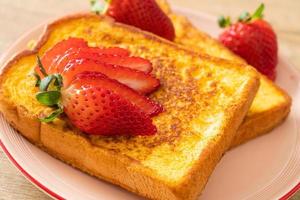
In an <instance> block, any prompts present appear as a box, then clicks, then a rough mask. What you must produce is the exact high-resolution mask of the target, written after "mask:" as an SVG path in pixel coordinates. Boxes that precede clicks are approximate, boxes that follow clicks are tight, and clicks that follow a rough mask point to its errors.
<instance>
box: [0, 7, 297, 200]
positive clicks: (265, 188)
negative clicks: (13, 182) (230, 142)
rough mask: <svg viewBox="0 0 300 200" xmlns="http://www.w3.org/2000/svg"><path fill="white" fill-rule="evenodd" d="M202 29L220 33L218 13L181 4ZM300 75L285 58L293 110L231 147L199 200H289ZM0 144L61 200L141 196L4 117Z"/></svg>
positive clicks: (283, 82) (283, 75)
mask: <svg viewBox="0 0 300 200" xmlns="http://www.w3.org/2000/svg"><path fill="white" fill-rule="evenodd" d="M176 10H178V12H179V13H182V14H184V15H186V16H188V17H189V18H190V19H191V20H192V21H193V22H194V24H195V25H197V26H198V27H199V28H201V29H202V30H206V31H207V32H208V33H210V34H212V35H213V36H216V35H217V34H218V31H219V29H218V28H217V25H216V20H215V18H214V17H211V16H208V15H206V14H201V13H196V12H193V11H190V10H183V9H176ZM42 31H43V26H42V25H41V26H38V27H36V28H34V29H33V30H32V31H30V32H28V33H27V34H25V35H24V36H23V37H22V38H21V39H20V40H18V41H17V42H16V43H15V44H14V45H13V46H12V47H11V48H10V49H9V50H8V51H7V52H6V54H5V55H3V56H2V59H1V61H0V62H1V66H3V63H5V62H6V61H7V60H8V59H9V58H11V57H12V55H13V54H15V53H16V52H19V51H21V50H23V49H25V48H26V44H27V42H28V41H29V40H31V39H36V38H38V37H39V35H40V34H41V33H42ZM299 81H300V76H299V74H298V73H297V72H296V71H295V69H293V67H291V66H290V65H289V64H288V62H287V60H286V59H284V58H282V57H281V58H280V61H279V65H278V79H277V81H276V82H277V84H279V85H280V86H281V87H283V88H284V89H285V90H286V91H288V93H289V94H290V95H291V96H292V97H293V102H294V104H293V106H292V111H291V114H290V115H289V117H288V119H287V120H286V122H285V123H284V124H283V125H281V126H280V127H278V128H276V129H275V130H274V131H272V133H271V134H268V135H265V136H262V137H260V138H257V139H255V140H253V141H251V142H249V143H247V144H245V145H242V146H240V147H238V148H236V149H234V150H232V151H230V152H228V153H227V154H226V155H225V156H224V158H223V159H222V161H221V162H220V164H218V166H217V168H216V170H215V171H214V173H213V175H212V177H211V178H210V180H209V183H208V184H207V186H206V188H205V191H204V193H203V195H202V196H201V198H200V199H202V200H205V199H207V200H208V199H210V200H212V199H213V200H218V199H220V200H221V199H230V200H235V199H236V200H240V199H256V200H257V199H263V200H266V199H279V198H282V199H287V198H288V197H289V196H290V195H292V194H293V193H294V192H296V191H297V190H298V189H299V187H300V184H299V182H300V156H299V155H300V132H299V125H298V124H297V121H298V122H300V116H299V113H300V104H299V103H297V102H300V84H299ZM0 130H1V131H0V136H1V141H0V144H1V146H2V148H3V150H4V152H5V153H6V154H7V156H8V157H9V158H10V160H11V161H12V162H13V163H14V164H15V165H16V166H17V167H18V169H20V170H21V171H22V173H23V174H24V175H25V176H26V177H27V178H28V179H29V180H31V181H32V182H33V183H34V184H35V185H37V186H38V187H39V188H41V189H42V190H43V191H45V192H46V193H48V194H49V195H51V196H52V197H55V198H58V199H85V200H93V199H95V200H96V199H97V200H98V199H105V200H113V199H114V200H116V199H118V200H119V199H126V200H129V199H141V198H140V197H137V196H135V195H133V194H131V193H129V192H127V191H125V190H123V189H120V188H119V187H116V186H113V185H111V184H108V183H105V182H103V181H100V180H98V179H96V178H93V177H91V176H88V175H86V174H84V173H82V172H80V171H78V170H76V169H74V168H72V167H70V166H68V165H66V164H64V163H62V162H60V161H58V160H56V159H54V158H52V157H51V156H49V155H48V154H46V153H44V152H42V151H41V150H39V149H38V148H36V147H35V146H33V145H31V144H30V143H29V142H28V141H27V140H25V139H24V138H23V137H21V136H20V135H19V134H17V133H16V132H15V131H14V130H13V129H12V128H11V127H10V126H9V124H8V123H7V122H6V121H5V120H4V119H3V117H2V116H0Z"/></svg>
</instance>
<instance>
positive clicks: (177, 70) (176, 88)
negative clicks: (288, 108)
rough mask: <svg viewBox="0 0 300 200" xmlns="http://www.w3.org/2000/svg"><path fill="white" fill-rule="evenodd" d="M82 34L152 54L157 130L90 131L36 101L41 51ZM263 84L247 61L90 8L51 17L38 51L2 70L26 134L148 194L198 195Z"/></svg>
mask: <svg viewBox="0 0 300 200" xmlns="http://www.w3.org/2000/svg"><path fill="white" fill-rule="evenodd" d="M69 37H80V38H84V39H85V40H86V41H88V42H89V45H91V46H95V45H96V46H104V47H110V46H119V47H123V48H126V49H129V50H130V51H131V52H132V54H133V55H134V56H140V57H143V58H146V59H149V60H150V61H151V62H152V63H153V68H154V69H153V70H154V71H153V73H155V75H156V77H157V78H159V79H160V81H161V87H160V89H159V90H158V91H157V92H155V93H154V94H153V95H152V96H151V98H153V99H155V100H156V101H158V102H160V103H161V104H162V105H163V106H164V109H165V111H164V112H163V113H161V114H160V115H158V116H157V117H155V118H153V120H154V123H155V125H156V126H157V128H158V133H157V134H156V135H155V136H144V137H143V136H137V137H101V136H88V135H85V134H83V133H81V132H80V131H78V130H75V129H74V128H71V126H69V125H68V123H67V122H66V120H64V118H61V119H57V120H56V121H54V122H53V123H48V124H47V123H40V122H39V120H38V117H41V116H44V115H45V114H47V113H49V112H50V110H49V108H45V107H44V106H42V105H40V104H39V103H38V102H37V101H36V100H35V93H36V92H37V90H36V88H35V87H34V84H35V78H34V77H33V76H32V72H33V68H34V66H35V65H36V55H37V54H39V55H41V56H42V55H43V54H44V53H45V51H46V50H47V49H49V48H51V47H52V46H53V45H55V44H56V43H57V42H59V41H61V40H63V39H66V38H69ZM258 85H259V79H258V75H257V73H256V71H255V70H253V69H252V68H251V67H249V66H247V65H244V64H237V63H232V62H229V61H225V60H222V59H215V58H210V57H208V56H199V55H198V54H196V53H193V52H190V51H188V50H186V49H184V48H181V47H179V46H177V45H176V44H174V43H171V42H168V41H166V40H164V39H161V38H158V37H156V36H155V35H152V34H150V33H146V32H143V31H141V30H139V29H136V28H134V27H130V26H126V25H123V24H119V23H115V22H114V21H113V20H112V19H111V18H107V17H103V16H97V15H93V14H78V15H73V16H69V17H66V18H63V19H59V20H58V21H56V22H54V23H52V24H50V25H49V26H48V28H47V30H46V32H45V34H44V36H43V37H42V39H41V41H40V42H39V43H38V45H37V47H36V48H35V50H34V51H25V52H23V53H20V54H19V55H17V56H16V57H15V58H13V59H12V60H11V61H10V62H9V63H8V64H7V65H6V66H5V69H4V71H3V73H2V75H1V77H0V92H1V93H0V94H1V95H0V109H1V111H2V113H3V114H4V116H5V117H6V119H7V120H8V121H9V122H10V123H11V124H12V126H13V127H15V128H16V129H17V130H18V131H19V132H20V133H21V134H22V135H24V136H25V137H26V138H28V139H29V140H30V141H31V142H33V143H34V144H36V145H37V146H39V147H41V148H42V149H44V150H45V151H47V152H48V153H49V154H51V155H53V156H54V157H56V158H59V159H61V160H63V161H64V162H66V163H69V164H70V165H72V166H74V167H76V168H79V169H81V170H82V171H84V172H87V173H89V174H91V175H94V176H96V177H99V178H101V179H104V180H107V181H109V182H112V183H114V184H116V185H119V186H121V187H123V188H126V189H128V190H129V191H132V192H134V193H137V194H139V195H142V196H144V197H147V198H150V199H161V200H175V199H176V200H183V199H184V200H193V199H196V197H197V196H198V195H199V193H200V192H201V191H202V190H203V188H204V186H205V184H206V182H207V180H208V177H209V176H210V174H211V173H212V171H213V169H214V167H215V166H216V164H217V163H218V161H219V160H220V159H221V157H222V155H223V154H224V152H225V151H226V150H227V149H228V148H229V146H230V143H231V141H232V139H233V137H234V135H235V133H236V130H237V128H238V126H239V125H240V124H241V122H242V120H243V118H244V117H245V114H246V112H247V111H248V109H249V107H250V105H251V103H252V100H253V98H254V96H255V94H256V92H257V89H258Z"/></svg>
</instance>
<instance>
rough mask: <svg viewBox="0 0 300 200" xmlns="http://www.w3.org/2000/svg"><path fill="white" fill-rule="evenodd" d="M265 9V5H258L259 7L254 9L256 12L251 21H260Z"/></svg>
mask: <svg viewBox="0 0 300 200" xmlns="http://www.w3.org/2000/svg"><path fill="white" fill-rule="evenodd" d="M264 9H265V5H264V4H263V3H262V4H260V6H259V7H258V8H257V9H256V11H255V12H254V13H253V15H252V17H251V19H252V20H255V19H262V18H263V12H264Z"/></svg>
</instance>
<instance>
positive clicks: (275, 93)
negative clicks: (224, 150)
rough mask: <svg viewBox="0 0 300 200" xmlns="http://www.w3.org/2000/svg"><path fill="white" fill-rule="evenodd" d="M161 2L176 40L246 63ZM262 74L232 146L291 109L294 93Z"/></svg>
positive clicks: (276, 122) (271, 125) (265, 130)
mask: <svg viewBox="0 0 300 200" xmlns="http://www.w3.org/2000/svg"><path fill="white" fill-rule="evenodd" d="M157 2H158V4H159V5H160V7H161V8H162V9H163V10H164V12H165V13H167V14H168V16H169V17H170V18H171V20H172V22H173V24H174V26H175V31H176V39H175V42H176V43H178V44H181V45H185V46H186V47H188V48H189V49H193V50H196V51H197V52H199V53H205V54H208V55H211V56H214V57H218V58H224V59H228V60H231V61H234V62H238V63H246V62H245V61H244V60H243V59H242V58H240V57H239V56H237V55H235V54H234V53H232V52H231V51H230V50H228V49H227V48H226V47H224V46H223V45H222V44H221V43H219V42H218V41H216V40H215V39H213V38H212V37H210V36H209V35H208V34H206V33H204V32H202V31H201V30H199V29H197V28H196V27H195V26H194V25H193V24H191V22H190V21H189V20H188V19H187V18H186V17H184V16H180V15H178V14H175V13H173V12H172V10H171V8H170V7H169V5H168V3H167V1H165V0H157ZM260 76H261V78H260V81H261V84H260V88H259V90H258V93H257V95H256V97H255V99H254V101H253V103H252V106H251V107H250V110H249V112H248V114H247V116H246V118H245V119H244V122H243V123H242V125H241V126H240V128H239V129H238V132H237V134H236V136H235V139H234V140H233V142H232V147H235V146H238V145H239V144H242V143H245V142H247V141H249V140H250V139H253V138H256V137H257V136H260V135H263V134H266V133H268V132H269V131H271V130H272V129H273V128H275V127H277V126H278V125H279V124H281V123H282V122H283V121H284V119H285V118H286V117H287V115H288V113H289V112H290V108H291V103H292V101H291V98H290V96H289V95H288V94H287V93H286V92H285V91H283V90H282V89H281V88H279V87H278V86H277V85H275V84H274V83H273V82H272V81H270V80H269V79H268V78H266V77H265V76H263V75H260Z"/></svg>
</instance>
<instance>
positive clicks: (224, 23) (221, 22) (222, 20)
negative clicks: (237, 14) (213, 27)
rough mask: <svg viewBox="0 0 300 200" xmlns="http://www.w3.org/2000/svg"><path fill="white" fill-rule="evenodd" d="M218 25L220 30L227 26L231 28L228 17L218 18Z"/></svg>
mask: <svg viewBox="0 0 300 200" xmlns="http://www.w3.org/2000/svg"><path fill="white" fill-rule="evenodd" d="M218 23H219V26H220V27H221V28H225V27H228V26H231V20H230V17H226V18H225V17H224V16H220V17H219V19H218Z"/></svg>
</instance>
